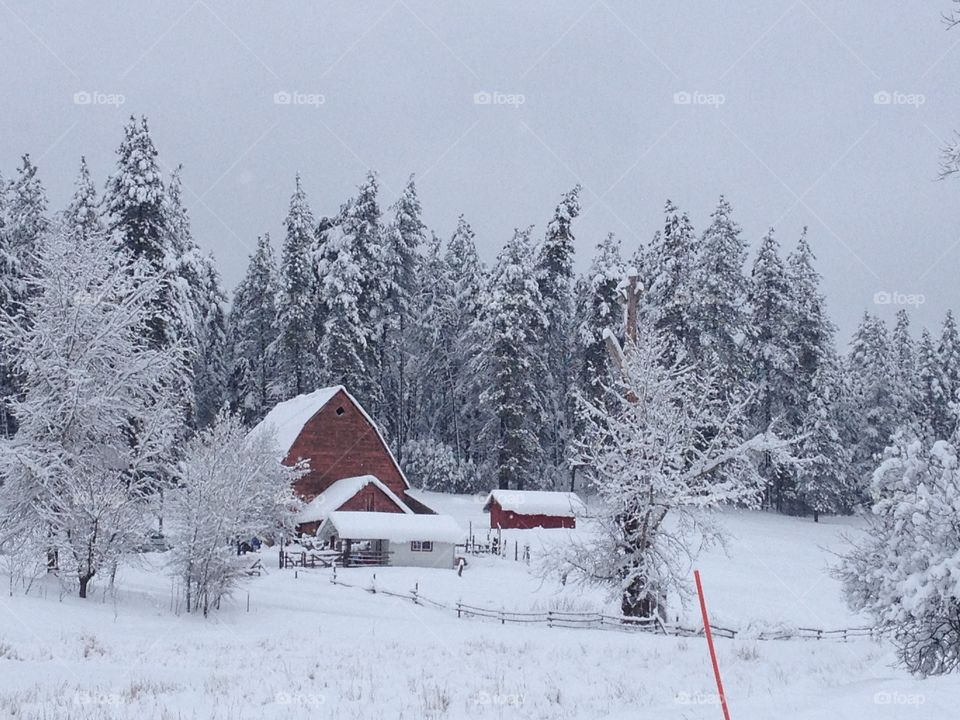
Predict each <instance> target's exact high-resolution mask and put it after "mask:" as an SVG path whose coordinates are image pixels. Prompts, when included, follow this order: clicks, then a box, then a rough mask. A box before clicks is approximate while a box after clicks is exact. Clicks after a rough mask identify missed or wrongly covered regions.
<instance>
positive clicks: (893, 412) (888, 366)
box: [848, 313, 898, 492]
mask: <svg viewBox="0 0 960 720" xmlns="http://www.w3.org/2000/svg"><path fill="white" fill-rule="evenodd" d="M891 358H892V353H891V349H890V335H889V333H888V331H887V327H886V325H885V324H884V322H883V320H881V319H880V318H878V317H876V316H873V315H870V314H869V313H864V316H863V319H862V320H861V322H860V326H859V327H858V328H857V331H856V333H855V334H854V337H853V340H852V342H851V345H850V357H849V361H848V362H849V370H850V382H851V387H852V392H853V397H852V401H853V404H854V410H855V413H856V416H857V417H858V421H859V432H858V433H857V434H856V436H855V439H854V445H853V447H852V448H851V452H852V462H853V471H854V475H855V478H856V480H857V488H856V489H857V490H858V491H861V492H862V491H863V490H864V489H865V488H866V486H867V484H868V483H869V480H870V476H871V474H872V473H873V470H874V468H875V467H876V466H877V463H878V462H879V461H880V458H881V455H882V454H883V449H884V448H885V447H886V446H887V444H888V443H889V442H890V439H891V437H892V435H893V432H894V430H895V429H896V427H897V423H898V417H897V407H896V396H895V395H894V391H893V380H894V378H893V368H892V362H891Z"/></svg>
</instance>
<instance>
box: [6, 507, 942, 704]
mask: <svg viewBox="0 0 960 720" xmlns="http://www.w3.org/2000/svg"><path fill="white" fill-rule="evenodd" d="M424 495H425V499H426V500H427V501H428V502H430V503H431V504H433V505H435V506H437V508H438V509H439V510H441V511H444V512H449V513H451V514H453V515H454V516H456V517H457V519H458V520H459V521H460V522H461V523H462V524H463V526H464V527H465V528H466V527H467V525H468V523H469V522H471V521H472V522H473V525H474V528H475V534H477V535H481V531H482V532H483V533H484V534H485V530H482V528H483V524H484V521H485V520H486V517H485V516H484V515H483V513H482V512H481V511H480V500H479V499H478V498H475V497H467V496H460V497H456V496H437V495H432V494H424ZM722 519H723V522H724V523H725V524H726V525H727V527H728V528H729V531H730V533H731V542H730V544H729V548H728V550H729V553H730V557H726V556H724V555H723V553H721V552H719V551H714V552H711V553H710V554H709V555H707V556H706V557H704V558H703V561H702V562H701V563H700V564H699V567H700V569H701V571H702V573H703V577H704V582H705V585H706V590H707V593H708V599H709V601H710V605H711V610H712V613H713V619H714V622H715V624H719V625H724V626H729V627H735V628H738V629H746V630H748V629H749V628H750V627H754V626H756V627H769V626H774V625H780V624H782V625H787V626H796V625H800V626H809V627H824V628H836V627H851V626H857V625H863V624H865V620H864V619H863V618H859V617H856V616H853V615H851V614H850V613H849V612H848V611H847V610H846V608H845V607H844V605H843V603H842V601H841V598H840V596H839V587H838V584H837V583H836V582H835V581H834V580H833V579H832V578H830V577H829V575H828V573H827V567H828V565H829V563H830V562H831V557H832V556H831V550H832V549H836V548H837V547H838V543H839V535H840V533H841V532H842V531H844V530H846V531H849V532H856V527H857V522H856V521H854V520H829V521H827V522H824V523H820V524H814V523H812V522H811V521H810V520H799V519H792V518H786V517H782V516H774V515H769V514H761V513H751V512H744V511H730V512H726V513H724V514H723V516H722ZM588 531H589V530H588V529H583V528H582V529H578V530H576V531H563V530H554V531H525V532H521V531H515V532H513V533H509V534H507V540H508V542H509V543H510V547H511V549H512V543H513V541H514V540H519V541H520V543H521V547H522V545H523V544H524V543H529V544H530V545H531V554H532V562H531V566H530V567H529V568H528V567H527V566H526V565H525V564H524V563H522V562H514V561H513V559H512V552H511V556H510V559H499V558H483V559H475V560H471V562H470V565H469V567H468V568H467V570H466V571H465V572H464V575H463V576H462V577H457V575H456V573H455V572H453V571H447V570H424V569H414V568H379V569H377V570H376V571H374V570H371V569H364V570H360V569H357V570H341V571H339V572H338V579H340V580H343V581H346V582H349V583H352V584H356V585H359V586H361V587H369V586H370V585H371V584H372V583H374V582H375V583H376V586H377V587H378V588H380V589H391V590H396V591H399V592H404V591H409V590H410V589H412V588H413V586H414V585H415V584H417V585H418V587H419V590H420V592H421V593H422V594H423V595H424V596H426V597H429V598H430V599H432V600H436V601H440V602H444V603H450V604H452V603H455V602H457V601H458V600H462V601H464V602H469V603H471V604H474V605H483V606H488V607H493V608H506V609H517V610H522V609H549V608H563V609H577V610H579V609H584V610H599V609H606V610H610V611H615V609H616V603H615V602H612V601H611V599H610V598H608V597H605V596H604V595H603V594H602V593H601V592H599V591H584V590H582V589H580V588H576V587H570V586H567V587H562V586H560V585H559V584H557V583H555V582H553V581H544V580H542V579H541V578H539V577H538V575H537V573H536V567H537V564H538V558H540V557H542V552H543V549H544V548H545V547H549V546H551V545H555V544H557V543H563V542H565V541H566V540H567V539H568V536H569V533H570V532H588ZM263 561H264V564H265V565H266V567H267V569H268V572H267V574H265V575H263V576H261V577H258V578H253V579H252V580H251V582H250V583H249V585H248V589H249V611H247V593H246V590H244V591H242V592H241V593H240V594H238V595H237V596H236V597H235V598H234V599H233V601H232V602H231V603H229V605H228V606H225V607H224V608H222V609H221V610H220V612H218V613H216V614H215V615H214V616H213V617H211V618H210V619H208V620H204V619H202V618H199V617H187V616H183V615H179V616H178V615H176V614H175V613H174V612H173V609H172V602H171V597H172V592H171V586H170V581H169V578H168V577H167V575H166V574H165V572H164V571H163V570H162V568H161V564H162V562H163V557H162V556H159V555H153V556H147V557H146V558H145V565H144V566H143V567H141V568H128V569H126V570H124V571H122V572H121V574H120V576H119V577H118V583H117V584H118V589H117V592H116V595H115V596H114V597H112V596H109V595H107V596H104V593H103V592H102V588H98V589H97V591H96V592H95V593H94V597H93V598H92V599H91V600H88V601H86V602H84V601H81V600H79V599H77V598H75V597H73V596H68V597H63V598H61V597H60V593H59V591H58V587H57V586H56V585H55V584H48V585H41V586H39V587H37V588H35V589H34V591H33V593H32V595H31V596H30V597H23V596H22V595H18V596H16V597H13V598H8V597H5V598H3V600H2V603H0V715H2V716H4V717H13V718H61V717H63V718H66V717H70V718H138V720H139V719H142V720H149V719H152V718H231V719H232V718H300V717H304V718H306V717H315V718H397V719H400V718H403V719H412V718H453V719H456V718H508V717H515V718H624V719H626V718H631V719H633V718H677V719H678V720H680V719H682V720H693V719H696V718H714V719H716V718H720V717H721V714H720V708H719V707H718V705H717V702H716V695H715V692H714V688H713V677H712V674H711V669H710V664H709V660H708V657H707V654H706V647H705V642H704V641H703V640H702V639H701V638H688V639H681V638H672V637H659V636H648V635H636V634H628V633H620V632H613V631H605V630H568V629H558V628H553V629H551V628H547V627H542V626H517V625H506V626H502V625H500V624H498V623H496V622H490V621H481V620H467V619H458V618H457V617H456V614H455V613H451V612H447V611H443V610H438V609H431V608H427V607H420V606H416V605H413V604H412V603H411V602H409V601H406V600H402V599H398V598H392V597H389V596H386V595H384V594H382V593H376V594H374V593H370V592H367V591H365V590H363V589H360V588H347V587H341V586H337V585H333V584H331V583H330V582H329V580H330V571H329V570H300V571H299V572H297V573H296V574H295V573H294V571H292V570H283V571H281V570H279V569H276V567H277V563H276V553H275V551H273V550H269V549H268V550H265V551H264V552H263ZM374 572H375V573H376V579H375V580H374V578H373V575H374ZM696 618H697V615H696V613H695V609H694V608H689V609H688V610H687V611H684V612H683V613H681V619H682V620H683V621H684V622H690V623H694V622H696ZM717 642H718V651H719V655H720V665H721V669H722V671H723V673H724V682H725V685H726V688H727V693H728V697H729V699H730V706H731V712H732V715H733V717H734V718H736V719H737V720H760V719H761V718H763V719H766V718H800V719H803V718H810V719H813V718H818V719H820V718H830V719H831V720H866V719H870V720H872V719H874V718H878V719H880V720H885V719H887V718H903V719H907V718H909V719H911V720H912V719H927V718H930V719H933V718H950V717H955V716H956V713H955V710H956V708H957V707H958V706H960V681H958V680H957V679H956V678H946V679H933V680H927V681H917V680H914V679H912V678H910V677H909V676H908V675H906V674H905V673H904V672H902V671H900V670H897V669H893V668H892V662H893V654H892V652H891V650H890V648H889V647H888V646H887V645H885V644H882V643H875V642H871V641H857V642H850V643H836V642H817V641H762V642H761V641H755V640H749V639H743V640H739V639H738V640H734V641H731V640H722V639H718V641H717Z"/></svg>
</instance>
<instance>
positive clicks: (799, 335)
mask: <svg viewBox="0 0 960 720" xmlns="http://www.w3.org/2000/svg"><path fill="white" fill-rule="evenodd" d="M814 260H815V257H814V255H813V250H812V249H811V247H810V243H809V242H808V241H807V228H803V232H802V233H801V234H800V239H799V240H798V241H797V246H796V248H794V250H793V251H792V252H791V253H790V254H789V255H788V256H787V263H786V267H787V287H788V289H789V301H790V313H791V317H790V320H789V336H788V342H789V343H790V347H791V349H792V353H793V358H794V362H795V363H796V365H795V369H794V370H793V372H792V373H791V380H792V382H791V387H790V388H789V391H790V395H789V396H788V397H787V398H785V400H786V404H787V412H786V417H785V420H786V422H787V427H789V428H790V429H791V430H796V429H799V427H800V425H801V424H802V423H803V422H804V418H805V417H806V416H807V414H808V413H807V403H808V401H809V398H810V396H811V393H812V392H813V378H814V377H815V376H816V374H817V370H818V369H819V367H820V363H821V362H822V361H823V358H824V357H825V356H827V355H828V354H829V353H830V352H832V350H833V333H834V328H833V324H832V323H831V322H830V319H829V318H828V317H827V313H826V308H825V303H826V300H825V298H824V296H823V293H822V292H821V291H820V273H818V272H817V271H816V269H815V268H814Z"/></svg>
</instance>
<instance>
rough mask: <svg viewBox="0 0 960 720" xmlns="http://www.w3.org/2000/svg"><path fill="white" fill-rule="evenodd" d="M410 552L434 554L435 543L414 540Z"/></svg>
mask: <svg viewBox="0 0 960 720" xmlns="http://www.w3.org/2000/svg"><path fill="white" fill-rule="evenodd" d="M410 552H433V541H432V540H413V541H411V543H410Z"/></svg>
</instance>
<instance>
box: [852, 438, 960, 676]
mask: <svg viewBox="0 0 960 720" xmlns="http://www.w3.org/2000/svg"><path fill="white" fill-rule="evenodd" d="M869 496H870V499H871V501H872V503H873V505H872V507H871V512H872V514H871V516H870V523H869V526H868V531H867V532H865V533H863V534H862V535H860V536H859V539H858V540H857V542H856V543H855V545H854V546H853V547H852V549H851V550H850V552H849V553H848V554H847V556H846V557H845V559H844V563H843V564H842V565H841V567H840V568H839V569H838V573H837V574H838V576H839V577H840V579H841V580H842V581H843V586H844V591H845V594H846V597H847V601H848V603H849V604H850V606H851V607H852V608H853V609H854V610H855V611H858V612H860V611H866V612H867V613H869V614H870V615H871V616H873V618H874V621H875V622H876V624H877V626H878V628H879V629H880V630H882V631H886V632H887V633H889V636H890V637H892V638H893V643H894V645H895V646H896V648H897V654H898V656H899V660H900V662H901V664H902V665H903V666H905V667H906V668H907V669H908V670H910V671H911V672H913V673H916V674H918V675H923V676H927V675H940V674H944V673H948V672H956V671H957V670H958V668H960V600H958V597H957V579H956V573H955V572H954V571H953V570H952V568H956V567H957V566H958V564H960V534H958V533H957V508H958V507H960V456H958V453H957V436H956V435H954V436H953V437H952V438H951V439H950V441H949V442H948V441H946V440H938V441H936V442H932V443H931V442H924V441H921V440H916V439H914V438H912V437H911V436H909V435H908V434H903V433H898V435H897V437H896V439H895V442H894V444H893V446H892V447H891V448H889V449H888V451H887V453H886V458H885V459H884V461H883V463H882V464H881V465H880V466H879V468H878V469H877V470H876V471H875V472H874V473H873V474H872V480H871V483H870V485H869Z"/></svg>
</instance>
